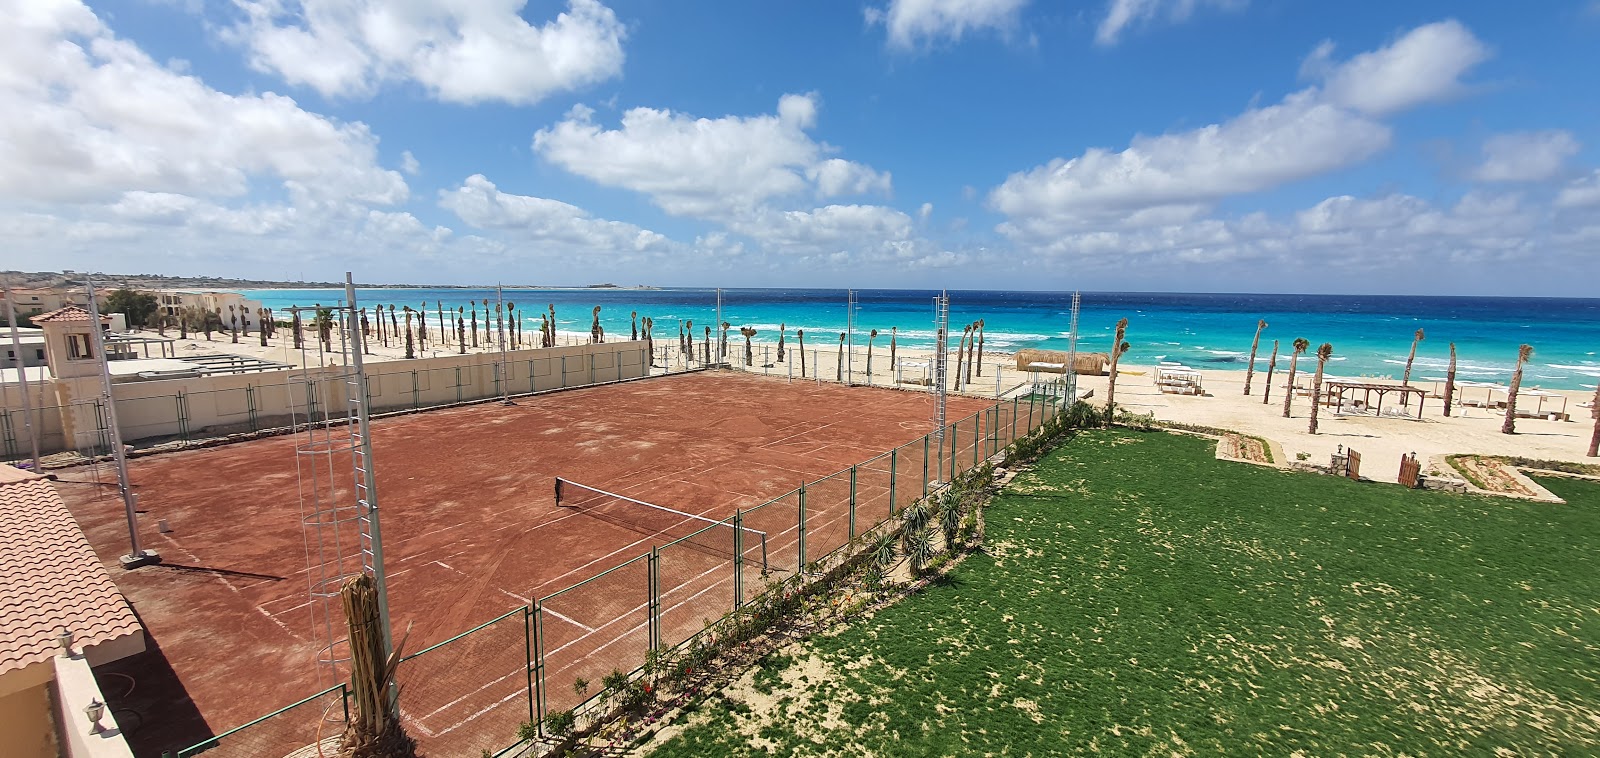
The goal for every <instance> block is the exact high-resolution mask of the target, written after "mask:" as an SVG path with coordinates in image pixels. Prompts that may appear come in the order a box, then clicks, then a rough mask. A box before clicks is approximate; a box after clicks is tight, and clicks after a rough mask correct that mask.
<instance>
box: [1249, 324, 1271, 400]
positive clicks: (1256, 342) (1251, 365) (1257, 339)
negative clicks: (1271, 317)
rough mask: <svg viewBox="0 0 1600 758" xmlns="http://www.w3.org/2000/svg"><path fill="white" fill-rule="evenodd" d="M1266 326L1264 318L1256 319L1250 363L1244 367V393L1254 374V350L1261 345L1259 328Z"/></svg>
mask: <svg viewBox="0 0 1600 758" xmlns="http://www.w3.org/2000/svg"><path fill="white" fill-rule="evenodd" d="M1265 328H1267V322H1266V320H1265V319H1259V320H1257V321H1256V337H1255V339H1253V340H1250V363H1249V364H1247V365H1246V366H1245V367H1244V394H1246V395H1248V394H1250V380H1252V379H1254V378H1255V376H1256V350H1258V349H1259V348H1260V347H1261V330H1262V329H1265Z"/></svg>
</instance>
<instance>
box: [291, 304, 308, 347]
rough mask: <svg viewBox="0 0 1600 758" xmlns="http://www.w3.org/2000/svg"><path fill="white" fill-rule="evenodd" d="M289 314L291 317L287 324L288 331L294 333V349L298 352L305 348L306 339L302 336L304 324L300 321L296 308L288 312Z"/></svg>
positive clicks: (298, 311)
mask: <svg viewBox="0 0 1600 758" xmlns="http://www.w3.org/2000/svg"><path fill="white" fill-rule="evenodd" d="M290 314H291V315H292V316H293V318H291V320H290V323H289V329H290V330H291V331H292V332H293V333H294V349H296V350H300V349H303V348H304V347H305V346H306V338H305V335H304V334H303V326H304V324H303V323H302V322H301V321H300V310H299V309H298V308H296V309H294V310H292V311H290Z"/></svg>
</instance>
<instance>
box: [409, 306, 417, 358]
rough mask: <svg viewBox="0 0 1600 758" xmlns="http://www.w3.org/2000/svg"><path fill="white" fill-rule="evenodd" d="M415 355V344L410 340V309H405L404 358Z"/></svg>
mask: <svg viewBox="0 0 1600 758" xmlns="http://www.w3.org/2000/svg"><path fill="white" fill-rule="evenodd" d="M415 357H417V352H416V346H415V345H414V344H413V343H412V341H411V309H410V308H407V309H406V358H407V359H410V358H415Z"/></svg>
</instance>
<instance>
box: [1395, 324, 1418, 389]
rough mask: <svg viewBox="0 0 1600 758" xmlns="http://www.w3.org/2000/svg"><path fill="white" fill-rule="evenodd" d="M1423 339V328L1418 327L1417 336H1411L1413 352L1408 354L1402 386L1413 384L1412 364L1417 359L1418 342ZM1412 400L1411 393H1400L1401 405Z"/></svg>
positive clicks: (1401, 380) (1401, 379) (1401, 378)
mask: <svg viewBox="0 0 1600 758" xmlns="http://www.w3.org/2000/svg"><path fill="white" fill-rule="evenodd" d="M1421 341H1422V330H1421V329H1418V330H1417V334H1416V336H1414V337H1412V338H1411V354H1410V355H1408V356H1406V373H1405V374H1404V375H1402V376H1401V377H1400V384H1401V385H1402V386H1406V387H1409V386H1411V364H1412V362H1413V361H1415V360H1416V359H1417V343H1418V342H1421ZM1410 400H1411V396H1410V395H1409V394H1406V393H1404V392H1402V393H1400V404H1401V405H1407V404H1409V402H1410Z"/></svg>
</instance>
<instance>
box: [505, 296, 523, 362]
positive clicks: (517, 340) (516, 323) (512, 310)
mask: <svg viewBox="0 0 1600 758" xmlns="http://www.w3.org/2000/svg"><path fill="white" fill-rule="evenodd" d="M506 340H507V341H509V342H510V343H511V349H512V350H517V349H520V347H521V345H522V324H521V319H520V318H518V317H517V304H516V303H513V302H511V301H510V300H507V301H506Z"/></svg>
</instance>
